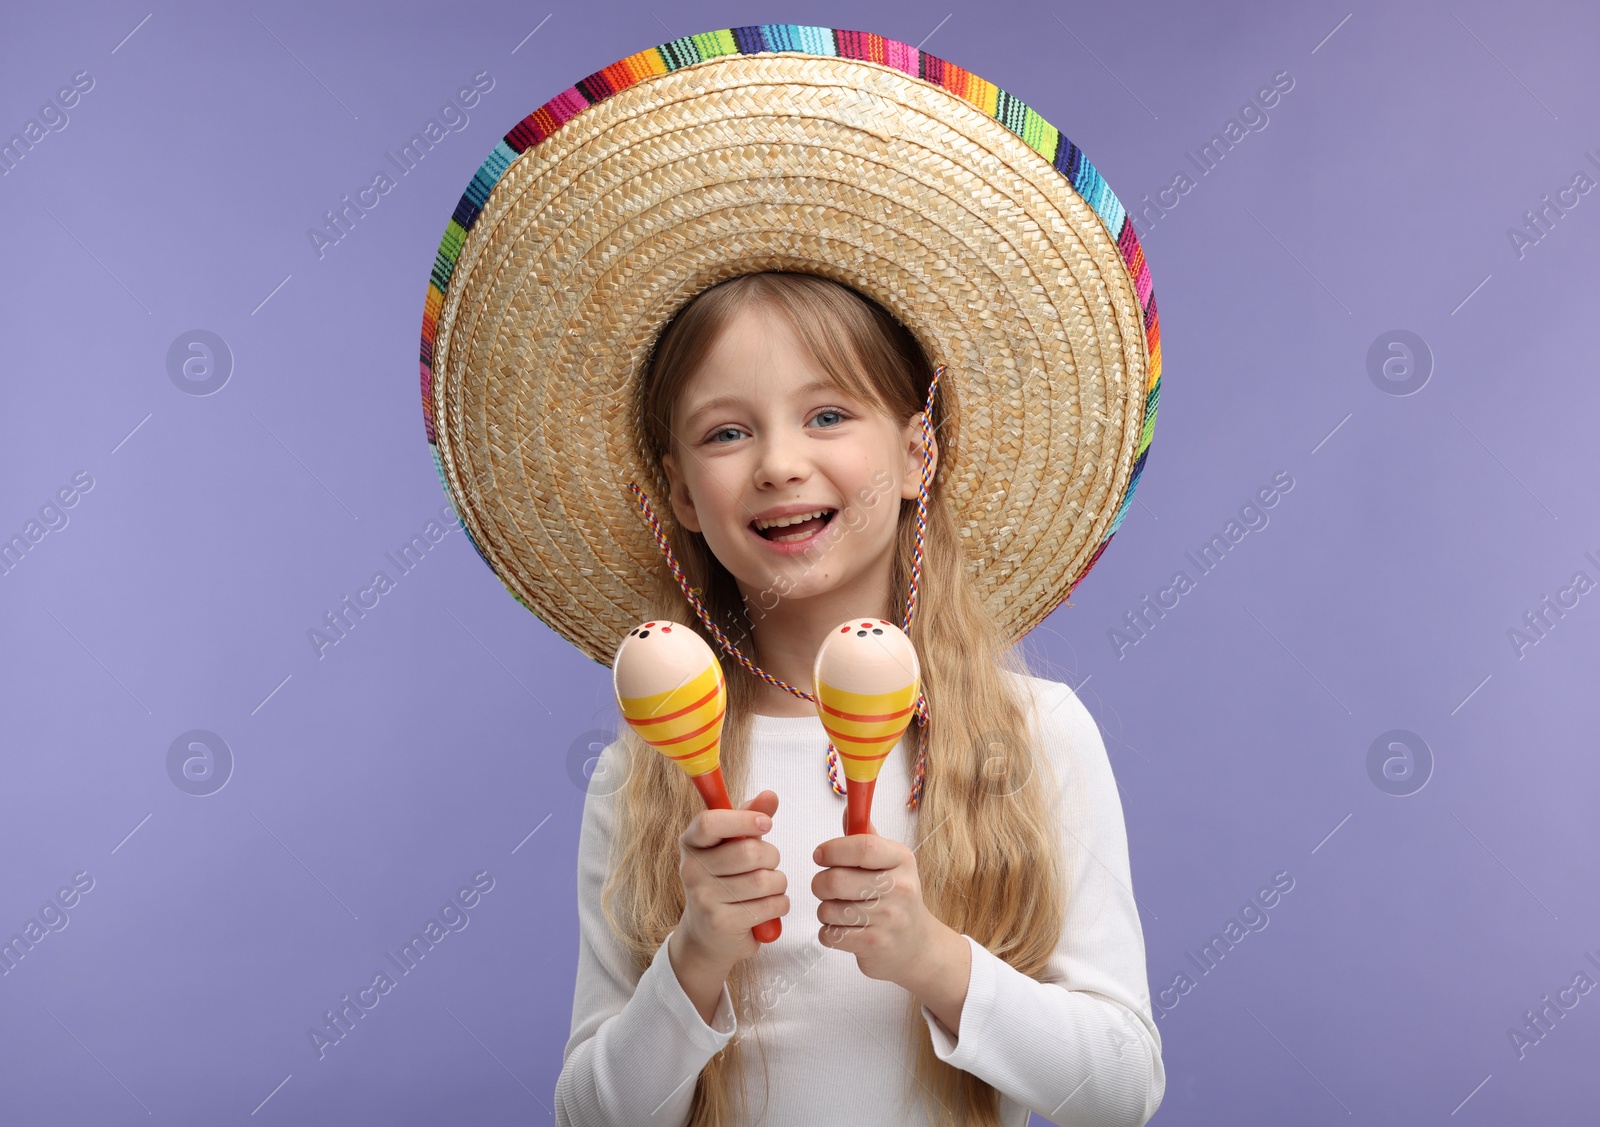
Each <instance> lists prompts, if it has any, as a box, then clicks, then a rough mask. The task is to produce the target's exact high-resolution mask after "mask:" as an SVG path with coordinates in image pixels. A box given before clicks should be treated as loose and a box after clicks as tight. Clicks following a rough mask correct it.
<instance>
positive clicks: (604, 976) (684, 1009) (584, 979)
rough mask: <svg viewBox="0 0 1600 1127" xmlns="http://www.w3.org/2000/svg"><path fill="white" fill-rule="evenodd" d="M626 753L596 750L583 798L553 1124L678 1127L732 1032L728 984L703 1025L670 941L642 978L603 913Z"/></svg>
mask: <svg viewBox="0 0 1600 1127" xmlns="http://www.w3.org/2000/svg"><path fill="white" fill-rule="evenodd" d="M625 755H626V752H625V748H624V745H623V743H622V741H620V740H619V741H617V742H615V743H613V744H611V745H610V746H609V747H607V748H606V749H605V751H604V752H602V753H601V756H600V761H599V763H597V764H596V766H595V771H594V774H593V775H591V776H590V780H589V790H588V793H587V795H586V796H585V797H584V801H583V829H582V831H581V833H580V835H579V839H578V925H579V931H578V977H577V982H576V984H575V985H574V988H573V999H572V1033H571V1036H570V1037H569V1038H568V1040H567V1046H566V1049H565V1050H564V1051H563V1053H562V1066H561V1075H560V1077H558V1078H557V1080H556V1091H555V1105H556V1106H555V1114H556V1124H557V1127H633V1125H635V1124H651V1125H652V1127H654V1125H658V1124H659V1125H660V1127H683V1124H685V1123H687V1122H688V1121H689V1105H690V1103H691V1102H692V1101H693V1099H694V1086H695V1078H696V1077H698V1076H699V1074H700V1070H701V1069H702V1068H704V1067H705V1065H706V1062H707V1061H709V1060H710V1059H711V1058H712V1057H713V1056H715V1055H716V1054H717V1052H718V1051H719V1050H720V1049H721V1048H722V1047H723V1046H724V1045H726V1044H727V1043H728V1042H729V1041H730V1040H732V1039H733V1036H734V1034H735V1033H736V1032H737V1023H736V1022H735V1020H734V1016H733V1001H732V998H731V997H730V996H729V994H728V988H727V986H723V988H722V996H721V998H720V999H718V1001H717V1008H716V1011H715V1013H713V1014H712V1019H713V1020H712V1023H711V1024H710V1025H707V1024H706V1023H705V1021H704V1019H702V1018H701V1016H700V1011H699V1010H697V1009H695V1006H694V1003H693V1002H691V1001H690V1000H689V996H688V995H687V994H685V993H684V990H683V987H682V985H681V984H680V983H679V982H678V976H677V974H676V973H675V972H674V971H673V969H672V962H671V960H670V958H669V956H668V954H667V943H666V941H665V940H663V941H662V944H661V946H660V947H658V948H657V949H656V953H655V956H654V958H653V959H652V960H651V962H650V965H649V967H647V968H646V969H645V971H644V974H643V975H642V976H641V975H639V974H638V973H637V972H636V971H635V970H634V967H633V963H632V960H631V958H630V957H629V956H628V954H627V950H626V948H625V947H624V946H623V944H622V943H621V942H620V941H619V940H618V938H617V937H616V936H615V935H614V934H613V933H612V930H611V927H610V925H609V924H608V923H607V922H606V918H605V915H604V913H603V912H602V911H601V909H600V889H601V887H602V885H603V884H604V883H605V879H606V870H607V863H608V855H609V852H610V847H611V830H612V826H613V824H614V816H615V811H616V797H615V795H613V794H609V793H606V792H607V791H608V790H611V789H613V784H614V781H615V780H617V779H620V778H622V777H623V772H624V770H625V768H624V765H623V764H624V757H625ZM606 780H611V781H612V782H611V783H608V782H606ZM668 938H670V936H669V937H668Z"/></svg>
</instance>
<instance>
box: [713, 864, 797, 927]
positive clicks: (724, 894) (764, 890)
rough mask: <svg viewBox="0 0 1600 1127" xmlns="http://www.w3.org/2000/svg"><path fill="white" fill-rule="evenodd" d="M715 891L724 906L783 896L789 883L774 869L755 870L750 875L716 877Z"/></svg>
mask: <svg viewBox="0 0 1600 1127" xmlns="http://www.w3.org/2000/svg"><path fill="white" fill-rule="evenodd" d="M716 890H717V895H718V897H719V899H721V900H722V902H723V903H724V904H742V903H745V902H747V901H751V900H760V899H763V898H765V897H768V896H781V895H784V894H785V893H787V892H788V890H789V881H788V878H786V877H785V876H784V875H783V873H781V872H779V871H777V870H776V869H757V870H755V871H754V872H750V873H734V874H733V875H732V876H726V877H718V878H717V884H716ZM758 922H759V921H758Z"/></svg>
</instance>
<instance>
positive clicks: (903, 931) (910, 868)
mask: <svg viewBox="0 0 1600 1127" xmlns="http://www.w3.org/2000/svg"><path fill="white" fill-rule="evenodd" d="M846 816H847V817H848V814H847V815H846ZM843 828H844V825H843V824H842V823H841V825H840V829H843ZM867 828H868V832H867V833H864V834H851V835H848V836H845V837H836V838H833V839H831V840H829V841H825V842H823V843H822V844H821V845H819V846H817V848H816V852H814V853H813V854H812V858H813V860H815V861H816V862H817V864H819V865H823V866H826V867H825V868H824V869H823V870H822V871H821V872H819V873H818V874H817V875H816V876H815V877H813V878H812V880H811V891H812V892H813V893H815V894H816V897H817V899H818V900H819V901H820V902H821V903H819V904H818V905H817V919H818V920H820V921H821V923H822V927H821V928H820V929H819V930H818V932H817V939H818V941H819V942H821V944H822V945H823V946H824V947H832V948H834V949H835V950H839V951H848V952H850V953H851V954H853V955H855V957H856V965H857V966H858V967H860V968H861V973H862V974H864V975H866V976H867V977H868V978H876V979H880V980H883V981H886V982H894V983H898V984H899V985H901V986H904V987H906V989H908V990H913V991H914V988H913V986H912V983H913V981H914V974H913V972H914V970H915V968H916V967H917V965H918V962H919V960H922V959H925V958H926V956H927V955H928V954H929V949H930V947H931V946H932V945H933V944H934V943H935V942H937V941H939V940H941V939H942V938H943V936H942V934H941V933H942V932H949V931H950V928H949V927H947V926H946V925H945V924H944V923H942V922H941V921H940V920H939V919H938V918H937V917H936V916H934V914H933V913H932V912H930V911H929V910H928V906H927V905H926V904H924V903H923V900H922V882H921V881H920V880H919V879H918V877H917V858H916V855H915V854H913V853H912V852H911V850H910V849H909V848H907V847H906V846H905V845H903V844H902V843H900V842H898V841H890V840H889V839H888V838H885V837H879V836H878V831H877V829H876V828H875V827H873V825H872V823H871V822H870V821H869V822H868V823H867ZM914 992H915V991H914Z"/></svg>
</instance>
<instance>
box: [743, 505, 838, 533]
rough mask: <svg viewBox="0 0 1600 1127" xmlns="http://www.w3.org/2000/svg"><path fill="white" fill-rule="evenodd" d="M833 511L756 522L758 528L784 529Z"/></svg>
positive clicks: (822, 510) (827, 510)
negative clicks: (785, 526)
mask: <svg viewBox="0 0 1600 1127" xmlns="http://www.w3.org/2000/svg"><path fill="white" fill-rule="evenodd" d="M832 511H833V510H832V509H818V510H817V511H816V512H814V513H796V514H795V515H794V516H792V517H773V518H772V519H771V520H758V521H756V527H757V528H782V527H783V526H784V525H786V524H799V523H800V522H801V521H807V520H810V519H811V518H812V517H820V516H825V515H826V514H828V513H830V512H832Z"/></svg>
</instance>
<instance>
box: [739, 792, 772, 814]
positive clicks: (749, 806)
mask: <svg viewBox="0 0 1600 1127" xmlns="http://www.w3.org/2000/svg"><path fill="white" fill-rule="evenodd" d="M739 809H741V810H759V811H761V813H763V814H765V815H766V816H767V817H769V818H770V817H772V816H773V815H774V814H776V813H777V812H778V794H777V792H776V791H771V790H764V791H762V792H761V793H760V794H758V795H756V796H755V797H754V798H752V799H751V800H750V801H749V802H746V803H745V804H744V805H743V806H741V807H739Z"/></svg>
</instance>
